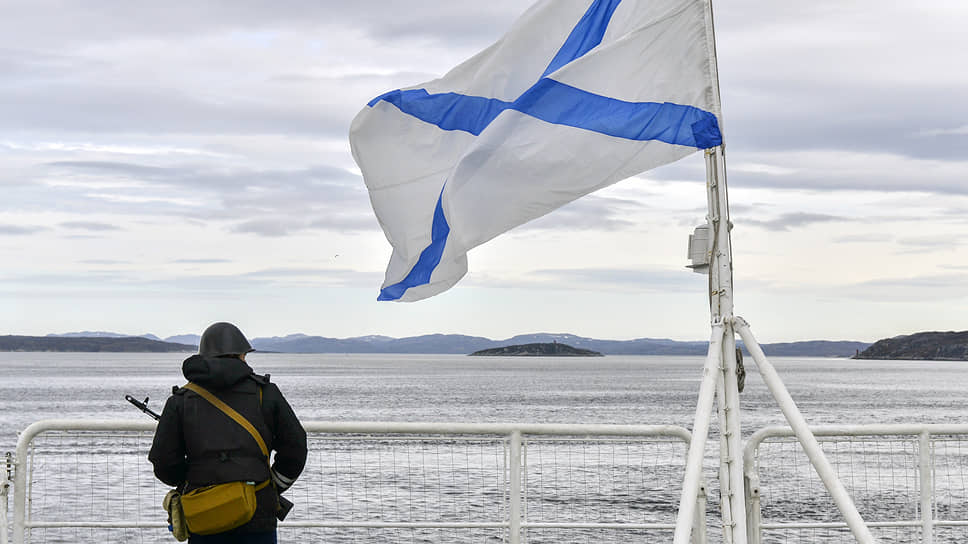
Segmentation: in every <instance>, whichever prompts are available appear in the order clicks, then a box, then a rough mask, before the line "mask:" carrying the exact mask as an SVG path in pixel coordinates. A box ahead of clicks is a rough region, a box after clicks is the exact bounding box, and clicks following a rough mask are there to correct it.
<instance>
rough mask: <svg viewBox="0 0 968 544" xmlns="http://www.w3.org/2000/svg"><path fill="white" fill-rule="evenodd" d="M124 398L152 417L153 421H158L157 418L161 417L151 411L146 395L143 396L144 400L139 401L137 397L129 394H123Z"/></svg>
mask: <svg viewBox="0 0 968 544" xmlns="http://www.w3.org/2000/svg"><path fill="white" fill-rule="evenodd" d="M124 400H126V401H128V402H130V403H131V404H134V405H135V407H136V408H138V409H139V410H141V411H142V412H144V413H146V414H148V416H149V417H151V418H152V419H154V420H155V421H158V419H160V418H161V416H160V415H158V414H156V413H155V412H153V411H152V410H151V408H148V397H145V400H144V402H141V401H139V400H138V399H136V398H134V397H132V396H131V395H125V396H124Z"/></svg>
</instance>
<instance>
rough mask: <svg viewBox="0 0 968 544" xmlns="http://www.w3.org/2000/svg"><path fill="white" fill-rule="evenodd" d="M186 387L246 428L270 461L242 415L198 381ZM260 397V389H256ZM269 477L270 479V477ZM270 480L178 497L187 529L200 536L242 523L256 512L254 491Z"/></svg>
mask: <svg viewBox="0 0 968 544" xmlns="http://www.w3.org/2000/svg"><path fill="white" fill-rule="evenodd" d="M185 388H186V389H189V390H191V391H194V392H195V393H198V394H199V395H200V396H201V397H202V398H203V399H205V400H207V401H208V402H210V403H212V405H213V406H215V407H216V408H218V409H219V410H221V411H223V412H225V414H226V415H228V416H229V417H230V418H232V419H233V420H235V422H236V423H238V424H239V425H241V426H242V427H243V428H244V429H245V430H247V431H249V434H251V435H252V438H255V441H256V442H258V444H259V448H260V449H262V454H263V455H265V456H266V462H267V463H268V461H269V449H268V448H267V447H266V443H265V441H263V440H262V436H261V435H260V434H259V431H257V430H256V429H255V427H253V426H252V424H251V423H249V421H248V420H247V419H245V418H244V417H242V414H240V413H238V412H236V411H235V410H234V409H233V408H232V407H231V406H229V405H228V404H225V403H224V402H222V401H221V400H219V398H218V397H216V396H215V395H213V394H212V393H210V392H209V391H208V390H207V389H205V388H204V387H201V386H199V385H198V384H194V383H189V384H187V385H185ZM259 395H260V398H261V395H262V391H261V390H260V391H259ZM270 480H271V479H270ZM270 480H266V481H264V482H262V483H260V484H258V485H257V484H256V483H255V482H228V483H224V484H217V485H210V486H208V487H201V488H198V489H195V490H192V491H189V492H188V493H185V494H184V495H182V496H181V506H182V510H183V511H184V514H185V521H186V522H187V524H188V530H189V531H191V532H192V533H195V534H199V535H211V534H216V533H221V532H224V531H228V530H230V529H235V528H236V527H239V526H241V525H245V524H246V523H248V522H249V520H251V519H252V516H253V515H254V514H255V506H256V500H255V492H256V491H259V490H260V489H262V488H264V487H265V486H267V485H269V482H270Z"/></svg>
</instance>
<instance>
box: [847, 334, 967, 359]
mask: <svg viewBox="0 0 968 544" xmlns="http://www.w3.org/2000/svg"><path fill="white" fill-rule="evenodd" d="M854 358H855V359H887V360H894V359H901V360H909V361H968V331H961V332H953V331H948V332H919V333H916V334H909V335H904V336H895V337H894V338H885V339H883V340H878V341H877V342H874V343H873V344H872V345H871V346H870V347H869V348H867V349H865V350H864V351H862V352H860V353H859V354H857V355H856V356H855V357H854Z"/></svg>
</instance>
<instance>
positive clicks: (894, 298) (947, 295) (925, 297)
mask: <svg viewBox="0 0 968 544" xmlns="http://www.w3.org/2000/svg"><path fill="white" fill-rule="evenodd" d="M833 292H836V293H838V294H839V295H840V296H843V297H845V298H855V299H863V300H874V301H885V302H925V301H948V300H955V299H959V298H963V297H968V274H950V275H935V276H920V277H905V278H886V279H879V280H873V281H867V282H861V283H856V284H852V285H845V286H842V287H839V288H836V289H834V290H833Z"/></svg>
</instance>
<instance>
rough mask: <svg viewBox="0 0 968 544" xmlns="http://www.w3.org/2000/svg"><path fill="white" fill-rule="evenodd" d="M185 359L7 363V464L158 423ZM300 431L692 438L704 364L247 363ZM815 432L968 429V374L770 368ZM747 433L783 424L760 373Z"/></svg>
mask: <svg viewBox="0 0 968 544" xmlns="http://www.w3.org/2000/svg"><path fill="white" fill-rule="evenodd" d="M186 356H187V354H178V353H167V354H145V353H10V352H6V353H0V451H12V450H13V448H14V446H15V444H16V436H17V432H18V431H19V430H22V429H23V428H24V427H26V426H27V425H28V424H30V423H31V422H33V421H37V420H40V419H48V418H96V419H114V418H117V419H132V418H139V417H145V418H147V416H144V415H142V414H141V413H140V412H139V411H137V409H135V408H134V407H133V406H132V405H130V404H128V403H127V402H125V400H124V395H125V394H130V395H132V396H134V397H136V398H138V399H144V398H145V397H149V398H150V399H151V400H150V401H149V402H148V406H149V407H150V408H152V409H153V410H154V411H156V412H161V410H162V408H163V406H164V402H165V399H166V398H167V397H168V395H169V394H170V393H171V388H172V386H174V385H182V384H184V383H185V379H184V377H182V375H181V362H182V360H183V359H184V358H185V357H186ZM248 361H249V363H250V365H251V366H252V367H253V369H254V370H255V371H256V372H258V373H261V374H266V373H268V374H270V375H271V380H272V381H273V382H274V383H276V384H278V386H279V387H280V389H281V390H282V391H283V393H284V394H285V396H286V398H287V399H288V400H289V403H290V404H291V405H292V407H293V409H294V410H295V412H296V414H297V415H298V416H299V417H300V418H301V419H304V420H325V421H442V422H516V423H623V424H671V425H681V426H684V427H691V425H692V421H693V417H694V415H695V409H696V400H697V397H698V392H699V380H700V377H701V373H702V365H703V362H704V358H703V357H658V356H607V357H601V358H599V357H596V358H546V357H535V358H530V357H468V356H463V355H387V354H373V355H371V354H365V355H361V354H350V355H343V354H276V353H258V352H256V353H252V354H250V355H249V357H248ZM771 362H772V363H773V364H774V366H775V367H776V369H777V371H778V372H779V374H780V377H781V378H782V379H783V381H784V382H785V383H786V386H787V388H788V389H789V391H790V393H791V395H792V396H793V399H794V400H795V401H796V403H797V405H798V406H799V408H800V410H801V411H802V413H803V415H804V417H805V418H806V420H807V421H808V422H809V423H810V424H811V425H823V424H840V423H856V424H862V423H899V422H918V423H965V422H968V385H966V384H968V362H948V361H861V360H848V359H825V358H788V357H780V358H773V359H771ZM746 370H747V377H746V388H745V390H744V392H743V393H742V394H741V396H740V400H741V407H742V419H741V421H742V425H743V429H744V434H748V433H751V432H752V431H753V430H755V429H758V428H760V427H763V426H766V425H782V424H785V421H784V419H783V416H782V414H781V413H780V411H779V409H778V407H777V405H776V403H775V402H774V401H773V398H772V396H771V395H770V392H769V391H768V390H767V388H766V386H765V385H764V384H763V382H762V380H760V377H759V375H758V374H757V371H756V367H755V364H754V363H753V362H752V361H751V360H750V359H749V358H747V360H746Z"/></svg>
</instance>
